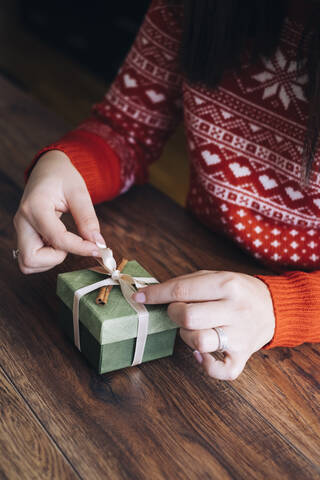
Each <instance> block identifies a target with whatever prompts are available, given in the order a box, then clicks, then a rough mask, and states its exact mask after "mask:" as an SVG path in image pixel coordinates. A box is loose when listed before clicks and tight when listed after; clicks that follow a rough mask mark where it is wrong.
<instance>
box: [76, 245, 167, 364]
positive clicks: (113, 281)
mask: <svg viewBox="0 0 320 480" xmlns="http://www.w3.org/2000/svg"><path fill="white" fill-rule="evenodd" d="M99 249H100V254H101V258H102V261H101V260H98V262H99V264H100V267H94V268H90V270H93V271H94V272H97V273H101V274H103V275H108V277H107V278H104V279H103V280H100V281H99V282H96V283H92V284H91V285H87V286H86V287H82V288H79V289H78V290H76V291H75V292H74V298H73V332H74V343H75V345H76V347H77V348H78V349H79V350H80V351H81V346H80V331H79V304H80V299H81V298H82V297H83V295H86V294H87V293H90V292H92V291H93V290H96V289H98V288H101V287H104V286H107V285H119V286H120V288H121V292H122V294H123V296H124V298H125V299H126V301H127V302H128V304H129V305H131V307H132V308H133V309H134V310H135V311H136V312H137V314H138V332H137V341H136V348H135V353H134V358H133V362H132V364H131V366H134V365H138V364H139V363H141V362H142V358H143V353H144V349H145V344H146V340H147V336H148V325H149V312H148V310H147V309H146V307H145V306H144V305H143V304H142V303H137V302H135V301H134V300H133V299H132V295H133V294H134V293H135V292H136V288H141V287H145V286H146V285H148V284H150V283H158V281H157V280H156V279H155V278H153V277H132V276H131V275H127V274H125V273H121V272H120V271H119V270H117V264H116V261H115V259H114V257H113V253H112V250H111V249H110V248H99Z"/></svg>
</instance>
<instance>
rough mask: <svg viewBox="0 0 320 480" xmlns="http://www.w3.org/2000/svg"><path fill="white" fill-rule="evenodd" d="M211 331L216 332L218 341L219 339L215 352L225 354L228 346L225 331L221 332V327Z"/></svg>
mask: <svg viewBox="0 0 320 480" xmlns="http://www.w3.org/2000/svg"><path fill="white" fill-rule="evenodd" d="M213 330H215V331H216V332H217V335H218V339H219V345H218V348H217V350H216V351H217V352H225V351H226V350H227V346H228V337H227V334H226V333H225V331H224V330H223V328H222V327H216V328H214V329H213Z"/></svg>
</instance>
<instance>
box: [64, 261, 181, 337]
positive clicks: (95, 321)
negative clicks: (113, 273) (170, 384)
mask: <svg viewBox="0 0 320 480" xmlns="http://www.w3.org/2000/svg"><path fill="white" fill-rule="evenodd" d="M123 273H127V274H129V275H132V276H135V277H152V275H150V273H149V272H147V271H146V270H145V269H144V268H143V267H142V266H141V265H140V264H139V263H138V262H136V261H135V260H132V261H130V262H128V263H127V265H126V266H125V268H124V270H123ZM102 279H103V276H102V275H100V274H99V273H96V272H92V271H90V270H76V271H74V272H67V273H62V274H59V275H58V281H57V295H58V297H60V299H61V300H62V301H63V302H64V304H65V305H66V306H67V307H68V308H69V309H70V315H71V311H72V305H73V297H74V292H75V291H76V290H77V289H78V288H82V287H84V286H86V285H90V284H92V283H95V282H98V281H100V280H102ZM97 293H98V291H97V290H95V291H94V292H91V293H88V294H87V295H85V296H83V297H82V298H81V300H80V310H79V311H80V315H79V316H80V322H81V323H82V324H83V325H85V326H86V327H87V329H88V330H89V332H90V333H91V334H92V335H93V336H94V337H95V338H96V340H97V341H98V342H99V343H100V344H101V345H104V344H107V343H114V342H120V341H122V340H127V339H129V338H135V337H136V336H137V330H138V317H137V313H136V312H135V311H134V310H133V308H132V307H131V306H130V305H129V304H128V303H127V302H126V300H125V299H124V297H123V295H122V293H121V290H120V287H119V286H117V285H115V286H114V287H113V288H112V290H111V292H110V296H109V300H108V303H107V304H106V305H97V304H96V302H95V300H96V296H97ZM146 308H147V309H148V311H149V328H148V334H151V333H157V332H162V331H164V330H171V329H173V328H177V326H176V324H174V323H173V322H172V321H171V320H170V318H169V316H168V314H167V305H146Z"/></svg>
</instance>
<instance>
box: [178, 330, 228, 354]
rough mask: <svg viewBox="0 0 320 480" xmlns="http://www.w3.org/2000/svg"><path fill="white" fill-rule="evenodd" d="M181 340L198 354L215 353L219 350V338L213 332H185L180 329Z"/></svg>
mask: <svg viewBox="0 0 320 480" xmlns="http://www.w3.org/2000/svg"><path fill="white" fill-rule="evenodd" d="M180 336H181V338H182V340H183V341H184V342H185V343H186V344H187V345H189V347H191V348H192V350H197V351H198V352H200V353H209V352H215V351H216V350H218V348H219V337H218V334H217V332H216V331H215V330H213V329H212V328H209V329H207V330H186V329H184V328H180Z"/></svg>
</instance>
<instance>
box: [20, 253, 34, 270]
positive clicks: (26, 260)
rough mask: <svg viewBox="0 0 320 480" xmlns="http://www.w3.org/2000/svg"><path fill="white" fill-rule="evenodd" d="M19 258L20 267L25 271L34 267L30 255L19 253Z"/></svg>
mask: <svg viewBox="0 0 320 480" xmlns="http://www.w3.org/2000/svg"><path fill="white" fill-rule="evenodd" d="M20 257H21V263H22V266H23V267H25V268H26V269H29V268H33V267H34V266H35V265H34V259H33V256H32V254H31V253H26V252H21V253H20Z"/></svg>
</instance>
